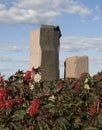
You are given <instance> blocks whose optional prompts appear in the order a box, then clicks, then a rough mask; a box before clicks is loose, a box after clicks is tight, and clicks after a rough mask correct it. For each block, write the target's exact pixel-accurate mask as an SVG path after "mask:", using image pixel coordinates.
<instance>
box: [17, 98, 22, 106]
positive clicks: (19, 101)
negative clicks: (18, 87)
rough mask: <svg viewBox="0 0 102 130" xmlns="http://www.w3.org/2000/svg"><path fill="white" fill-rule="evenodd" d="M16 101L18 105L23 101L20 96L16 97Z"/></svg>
mask: <svg viewBox="0 0 102 130" xmlns="http://www.w3.org/2000/svg"><path fill="white" fill-rule="evenodd" d="M16 102H17V103H18V105H21V104H22V102H23V99H22V98H20V97H18V98H17V99H16Z"/></svg>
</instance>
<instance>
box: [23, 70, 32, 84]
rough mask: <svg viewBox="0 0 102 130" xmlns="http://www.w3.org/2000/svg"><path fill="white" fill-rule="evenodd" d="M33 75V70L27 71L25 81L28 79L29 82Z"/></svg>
mask: <svg viewBox="0 0 102 130" xmlns="http://www.w3.org/2000/svg"><path fill="white" fill-rule="evenodd" d="M31 75H32V72H31V71H27V72H26V73H25V76H24V81H26V82H27V83H29V81H30V79H31Z"/></svg>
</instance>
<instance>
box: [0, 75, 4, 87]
mask: <svg viewBox="0 0 102 130" xmlns="http://www.w3.org/2000/svg"><path fill="white" fill-rule="evenodd" d="M2 85H4V79H3V77H2V76H0V86H2Z"/></svg>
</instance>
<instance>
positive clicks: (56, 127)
mask: <svg viewBox="0 0 102 130" xmlns="http://www.w3.org/2000/svg"><path fill="white" fill-rule="evenodd" d="M37 73H40V72H39V68H38V69H34V68H33V69H32V70H31V71H27V72H25V73H24V72H23V71H20V70H19V71H18V72H16V73H15V74H14V75H12V76H10V77H9V78H8V80H4V77H3V76H0V130H101V129H102V72H100V73H98V74H96V75H94V76H90V75H89V74H87V73H83V74H82V75H81V77H80V78H79V79H75V78H68V79H66V80H64V79H60V80H58V81H44V80H40V81H39V82H35V81H34V75H35V74H37Z"/></svg>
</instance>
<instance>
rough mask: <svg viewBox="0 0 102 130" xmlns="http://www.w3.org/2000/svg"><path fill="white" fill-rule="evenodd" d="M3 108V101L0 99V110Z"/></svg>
mask: <svg viewBox="0 0 102 130" xmlns="http://www.w3.org/2000/svg"><path fill="white" fill-rule="evenodd" d="M4 109H5V102H4V101H0V111H1V110H4Z"/></svg>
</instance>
